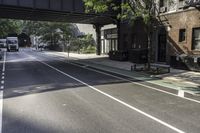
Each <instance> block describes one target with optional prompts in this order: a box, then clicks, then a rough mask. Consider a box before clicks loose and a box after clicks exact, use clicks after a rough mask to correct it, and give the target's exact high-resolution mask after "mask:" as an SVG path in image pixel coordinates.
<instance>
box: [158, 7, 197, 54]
mask: <svg viewBox="0 0 200 133" xmlns="http://www.w3.org/2000/svg"><path fill="white" fill-rule="evenodd" d="M160 17H161V19H162V20H164V19H166V20H167V23H168V25H170V26H171V27H170V30H169V31H168V41H169V44H168V52H169V55H177V54H183V53H185V54H200V51H193V50H192V34H193V33H192V32H193V28H197V27H200V11H199V10H197V9H185V10H182V11H177V12H174V13H168V14H165V15H161V16H160ZM165 23H166V22H165ZM165 25H166V24H165ZM180 29H186V40H185V41H183V42H179V30H180Z"/></svg>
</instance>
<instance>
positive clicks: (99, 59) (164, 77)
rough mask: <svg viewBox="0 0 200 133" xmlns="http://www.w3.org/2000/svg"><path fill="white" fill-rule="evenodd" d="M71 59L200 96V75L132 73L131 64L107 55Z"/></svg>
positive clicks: (57, 53)
mask: <svg viewBox="0 0 200 133" xmlns="http://www.w3.org/2000/svg"><path fill="white" fill-rule="evenodd" d="M44 53H45V54H50V55H57V56H61V57H64V58H67V57H68V54H67V53H64V52H47V51H46V52H44ZM70 59H73V60H74V61H75V62H78V63H82V64H85V65H90V66H92V67H95V68H98V69H103V70H108V71H112V72H115V73H119V74H123V75H127V76H129V77H133V78H135V79H138V80H143V81H146V82H149V83H152V84H156V85H160V86H163V87H167V88H171V89H175V90H184V91H185V92H188V93H190V94H193V95H199V94H200V73H198V72H191V71H186V70H178V69H172V68H171V72H170V73H166V74H160V75H151V74H149V73H145V72H143V71H140V72H138V71H131V65H133V64H132V63H131V62H120V61H113V60H110V59H109V58H108V56H107V55H101V56H97V55H95V54H75V53H70Z"/></svg>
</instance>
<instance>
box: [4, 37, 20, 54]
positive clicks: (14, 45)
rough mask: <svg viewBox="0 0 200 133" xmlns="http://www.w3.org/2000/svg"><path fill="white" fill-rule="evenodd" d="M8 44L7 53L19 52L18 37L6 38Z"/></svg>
mask: <svg viewBox="0 0 200 133" xmlns="http://www.w3.org/2000/svg"><path fill="white" fill-rule="evenodd" d="M6 44H7V51H8V52H10V51H19V44H18V38H17V37H7V38H6Z"/></svg>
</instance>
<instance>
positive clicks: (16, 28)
mask: <svg viewBox="0 0 200 133" xmlns="http://www.w3.org/2000/svg"><path fill="white" fill-rule="evenodd" d="M20 32H21V21H18V20H11V19H0V37H1V38H4V37H6V36H7V35H8V34H14V33H16V34H18V33H20Z"/></svg>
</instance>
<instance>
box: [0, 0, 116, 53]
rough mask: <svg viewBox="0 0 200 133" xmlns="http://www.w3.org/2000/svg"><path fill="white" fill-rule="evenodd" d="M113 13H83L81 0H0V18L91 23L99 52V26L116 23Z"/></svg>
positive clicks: (98, 51)
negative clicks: (95, 34) (94, 29)
mask: <svg viewBox="0 0 200 133" xmlns="http://www.w3.org/2000/svg"><path fill="white" fill-rule="evenodd" d="M115 16H116V15H114V14H112V13H106V14H95V13H94V14H92V13H85V10H84V3H83V1H82V0H0V18H10V19H22V20H35V21H56V22H68V23H83V24H93V25H94V26H95V28H96V32H97V54H100V46H101V30H100V28H101V26H103V25H106V24H111V23H116V19H115Z"/></svg>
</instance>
